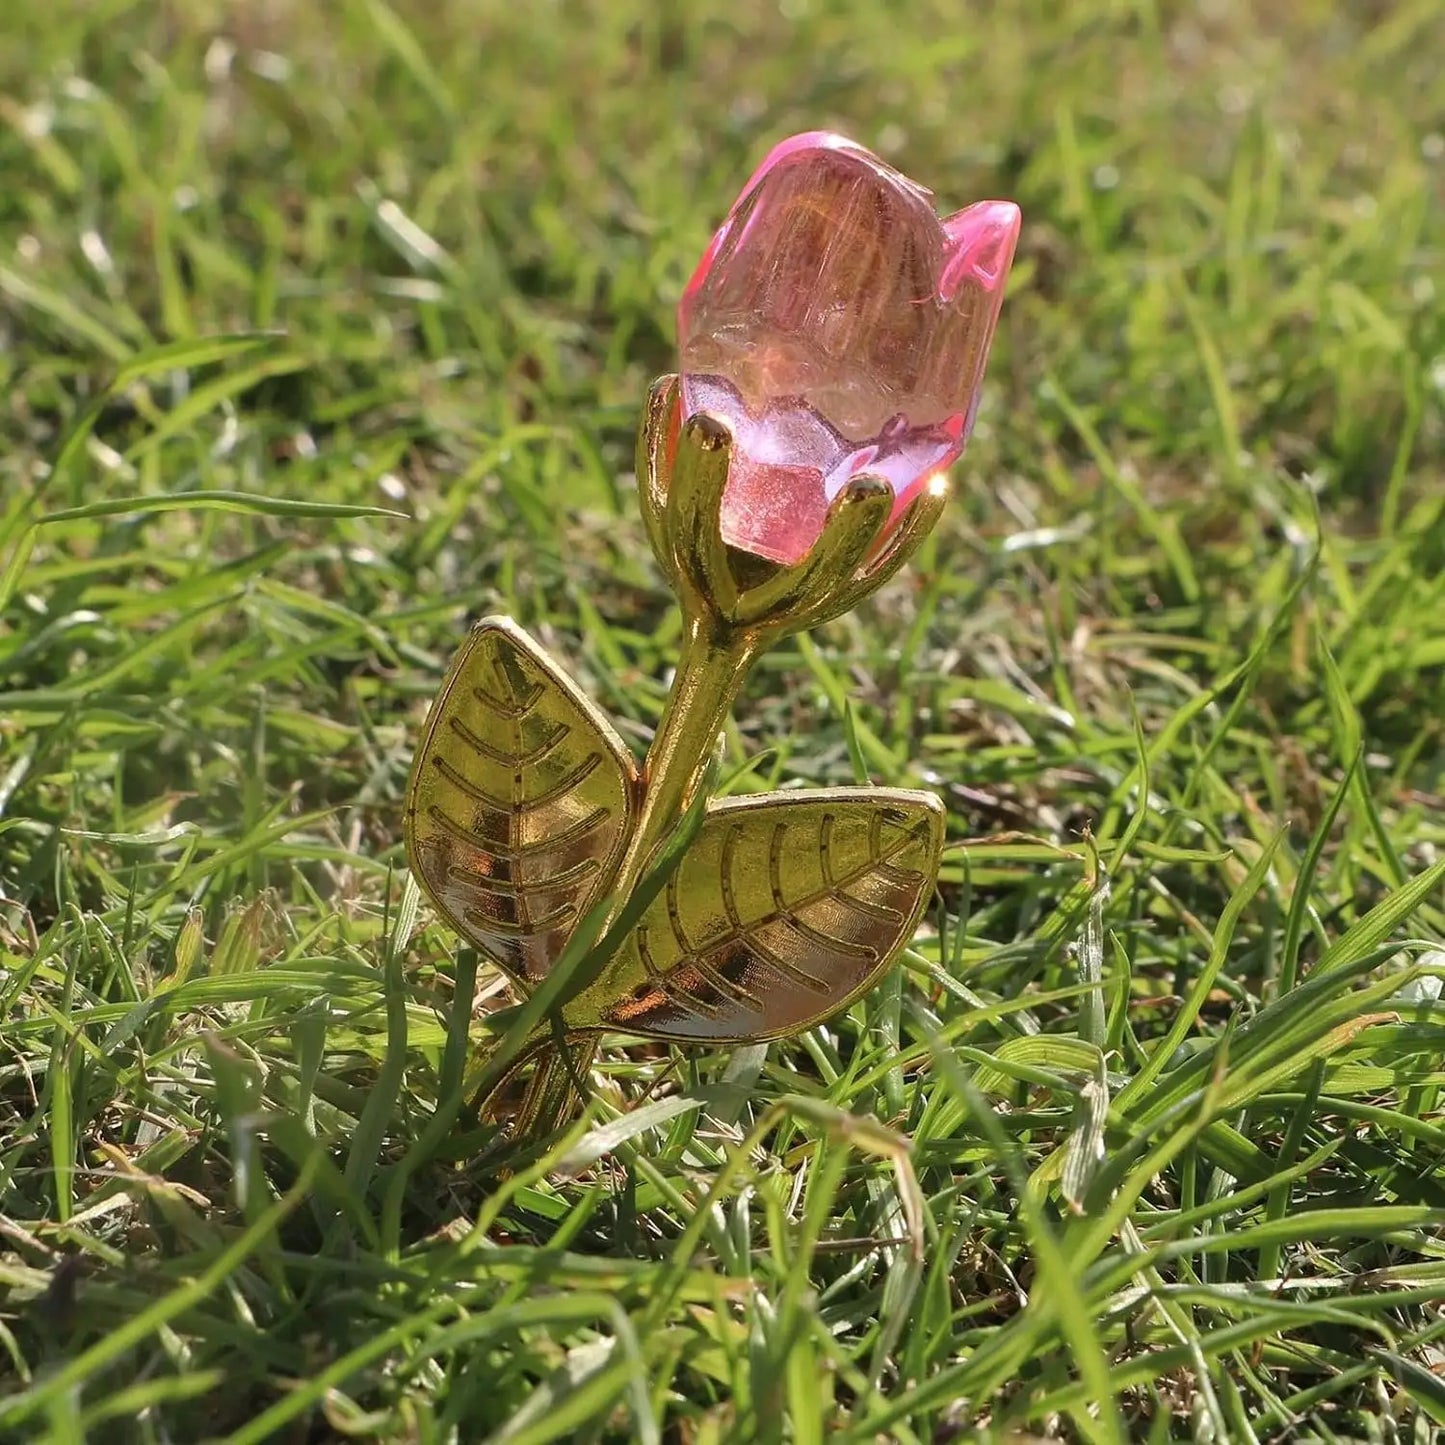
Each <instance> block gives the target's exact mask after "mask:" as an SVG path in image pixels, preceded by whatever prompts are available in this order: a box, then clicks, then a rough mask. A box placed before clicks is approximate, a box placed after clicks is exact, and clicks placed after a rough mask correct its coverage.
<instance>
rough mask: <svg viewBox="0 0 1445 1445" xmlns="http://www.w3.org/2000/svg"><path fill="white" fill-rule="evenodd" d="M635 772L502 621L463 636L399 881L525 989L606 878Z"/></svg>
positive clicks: (426, 759) (414, 790)
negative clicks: (405, 872) (410, 880)
mask: <svg viewBox="0 0 1445 1445" xmlns="http://www.w3.org/2000/svg"><path fill="white" fill-rule="evenodd" d="M636 804H637V769H636V764H635V763H634V761H633V759H632V756H631V754H630V753H629V752H628V750H627V748H626V746H625V745H624V744H623V742H622V740H621V739H620V738H619V737H618V736H617V734H616V733H615V732H614V731H613V730H612V727H611V725H610V724H609V723H608V721H607V719H606V718H605V717H603V715H602V714H601V712H599V711H598V709H597V708H596V707H595V706H593V704H592V703H591V702H590V701H589V700H588V699H587V698H586V697H584V696H583V694H582V693H581V692H579V691H578V689H577V686H576V684H575V683H573V682H572V680H571V679H570V678H568V677H567V676H566V675H565V674H564V673H562V672H561V671H560V670H558V669H557V667H556V664H555V663H553V662H552V661H551V659H550V658H548V657H547V655H546V654H545V653H544V652H542V650H541V649H540V648H539V647H538V646H537V645H536V643H534V642H533V641H532V640H531V638H529V637H528V636H527V634H526V633H525V632H523V631H522V630H521V628H519V627H517V626H516V624H515V623H513V622H512V621H511V620H510V619H509V618H505V617H489V618H486V619H485V620H484V621H482V622H480V623H479V624H478V625H477V627H476V628H475V629H474V630H473V632H472V635H471V637H470V638H468V640H467V642H466V644H465V645H464V646H463V648H462V650H461V651H460V653H458V655H457V659H456V661H455V662H454V663H453V664H452V667H451V671H450V672H449V673H448V675H447V679H446V681H445V682H444V683H443V684H442V690H441V692H440V694H439V695H438V698H437V701H436V703H435V704H434V705H433V707H432V710H431V714H430V716H429V717H428V719H427V725H426V731H425V732H424V733H423V735H422V740H421V745H420V746H419V747H418V749H417V754H416V762H415V763H414V764H413V766H412V775H411V784H410V787H409V790H408V793H407V810H406V811H407V816H406V833H407V849H408V852H409V854H410V858H411V866H412V871H413V872H414V873H415V874H416V877H417V880H418V881H419V882H420V883H421V885H422V887H423V888H424V889H425V890H426V892H427V894H428V896H429V897H430V898H431V900H432V902H433V903H434V904H435V905H436V907H437V908H438V910H440V912H441V913H442V915H443V916H444V917H445V918H446V920H447V922H448V923H450V924H451V926H452V927H453V928H455V929H456V930H457V932H458V933H460V934H461V935H462V937H463V938H465V939H467V940H468V941H470V942H471V943H472V944H474V945H475V946H476V947H477V948H480V949H481V950H482V951H483V952H485V953H486V954H487V955H488V956H489V957H490V958H491V959H493V960H494V961H495V962H496V963H497V964H498V966H499V967H501V968H502V969H504V970H505V971H506V972H507V973H508V974H510V975H511V976H512V978H513V979H515V980H516V981H517V982H518V983H519V984H521V985H522V986H524V987H527V986H535V984H536V983H537V981H538V980H539V979H541V978H542V977H543V976H544V975H545V974H546V972H547V970H548V968H549V967H550V966H551V965H552V963H553V962H554V961H555V959H556V958H557V956H558V955H559V954H560V952H561V950H562V945H563V943H565V941H566V939H567V936H568V934H569V933H571V931H572V929H573V927H575V925H576V923H577V921H578V919H580V918H581V917H582V916H583V914H585V913H586V912H587V910H588V909H589V908H590V907H591V905H592V904H593V902H594V901H595V900H596V898H597V896H598V894H599V893H600V892H601V890H602V889H603V888H605V887H606V886H607V885H608V883H609V882H610V881H611V880H612V877H613V874H614V873H615V872H616V869H617V864H618V861H619V859H620V857H621V854H622V850H623V848H624V846H625V845H626V842H627V838H628V836H629V834H630V833H631V831H632V826H633V820H634V814H635V811H636Z"/></svg>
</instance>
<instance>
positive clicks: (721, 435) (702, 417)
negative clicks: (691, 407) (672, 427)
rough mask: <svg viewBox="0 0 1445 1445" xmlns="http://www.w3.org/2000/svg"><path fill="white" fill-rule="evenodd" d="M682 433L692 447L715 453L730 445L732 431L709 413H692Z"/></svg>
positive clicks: (723, 422)
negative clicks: (685, 435)
mask: <svg viewBox="0 0 1445 1445" xmlns="http://www.w3.org/2000/svg"><path fill="white" fill-rule="evenodd" d="M683 431H684V432H685V433H686V434H687V437H688V440H689V441H691V442H692V444H693V445H694V446H697V447H701V448H702V450H703V451H705V452H715V451H717V450H718V449H719V448H721V447H726V446H731V445H732V439H733V434H732V429H731V428H730V427H729V426H728V424H727V423H726V422H725V421H722V420H720V419H719V418H718V417H715V416H713V415H712V414H711V413H710V412H706V411H698V412H694V413H693V414H692V415H691V416H690V417H688V419H687V423H686V425H685V426H684V427H683Z"/></svg>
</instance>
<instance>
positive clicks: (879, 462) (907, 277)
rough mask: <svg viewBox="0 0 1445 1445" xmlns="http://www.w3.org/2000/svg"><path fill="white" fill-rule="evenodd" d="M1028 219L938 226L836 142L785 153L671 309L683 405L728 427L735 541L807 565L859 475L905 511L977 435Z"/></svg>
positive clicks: (999, 209) (985, 210)
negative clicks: (1007, 286) (883, 484)
mask: <svg viewBox="0 0 1445 1445" xmlns="http://www.w3.org/2000/svg"><path fill="white" fill-rule="evenodd" d="M1018 230H1019V212H1018V208H1017V207H1016V206H1015V205H1013V203H1012V202H1009V201H985V202H981V203H979V204H978V205H974V206H970V207H968V208H967V209H966V210H963V211H960V212H958V214H957V215H955V216H952V217H950V218H949V219H948V220H947V221H943V222H940V220H939V219H938V217H937V215H936V214H935V213H934V210H933V207H932V204H931V200H930V197H929V193H928V192H927V191H925V190H924V189H923V188H922V187H920V186H918V185H916V184H915V183H914V182H912V181H910V180H909V179H908V178H907V177H905V176H903V175H901V174H899V172H897V171H895V170H893V169H892V168H891V167H889V166H887V165H885V164H884V163H883V162H882V161H880V160H879V159H878V158H877V157H876V156H874V155H872V154H871V153H870V152H868V151H866V150H864V149H863V148H862V147H861V146H858V145H856V144H855V143H854V142H852V141H849V140H847V139H846V138H845V137H843V136H839V135H835V134H833V133H831V132H823V131H813V132H808V133H807V134H804V135H800V136H793V137H791V138H790V139H788V140H785V141H783V142H781V143H780V144H779V145H777V146H775V147H774V148H773V149H772V150H771V151H770V152H769V153H768V155H767V157H766V158H765V159H764V161H763V163H762V164H761V165H760V166H759V167H758V169H757V171H756V172H754V174H753V176H752V178H751V179H750V180H749V182H748V184H747V186H746V187H745V188H744V190H743V193H742V195H741V196H740V198H739V200H738V202H737V204H736V205H735V206H734V207H733V209H732V211H731V213H730V214H729V216H728V218H727V220H726V221H725V222H724V223H723V225H722V226H721V227H720V228H719V229H718V232H717V234H716V235H715V236H714V237H713V240H712V243H711V245H709V247H708V249H707V252H706V253H705V254H704V256H703V258H702V261H701V263H700V264H699V266H698V268H697V271H696V273H695V274H694V276H693V278H692V280H691V281H690V283H689V284H688V287H687V289H686V291H685V292H684V294H683V298H682V302H681V304H680V306H679V308H678V330H679V340H680V343H681V351H682V377H683V401H684V405H685V407H686V409H687V410H688V411H689V412H692V411H697V410H704V409H705V410H708V411H711V412H713V413H714V414H716V415H718V416H720V417H721V418H722V419H724V420H725V421H726V422H727V423H728V424H729V426H730V427H731V428H732V431H733V437H734V446H735V450H734V461H733V467H732V471H731V474H730V477H729V482H728V486H727V490H726V493H725V495H724V498H723V508H722V526H723V535H724V537H725V539H726V540H727V541H728V542H729V543H731V544H732V545H734V546H738V547H743V548H746V549H747V550H748V551H752V552H755V553H757V554H758V555H760V556H764V557H768V558H771V559H772V560H774V561H778V562H784V563H792V562H797V561H800V560H801V559H802V558H803V557H804V556H806V555H807V552H808V550H809V548H810V547H811V546H812V544H813V542H814V541H815V540H816V539H817V535H818V532H819V530H820V529H821V527H822V524H823V520H824V517H825V516H826V508H827V502H828V500H829V499H830V498H832V497H833V496H836V495H837V493H838V492H839V491H840V490H841V489H842V487H843V486H844V485H846V483H847V482H848V480H849V479H850V478H851V477H853V476H856V475H858V474H859V473H860V472H863V471H867V472H869V473H871V474H872V475H875V476H881V477H883V478H884V479H885V480H887V481H888V483H889V484H890V485H891V486H892V487H893V490H894V493H895V496H896V498H897V502H896V505H895V508H894V518H895V520H896V518H897V517H898V516H899V515H901V513H902V511H903V510H904V508H905V507H906V505H907V503H908V501H909V500H911V498H912V497H913V496H914V495H916V493H917V491H918V489H919V488H920V487H922V486H924V485H926V484H927V483H928V481H929V480H930V479H931V478H932V477H933V476H935V475H936V474H937V473H938V472H939V471H940V470H941V469H942V468H944V467H946V466H947V465H948V464H949V463H950V462H952V461H953V460H954V459H955V458H956V457H957V456H958V455H959V453H960V452H961V451H962V449H963V446H964V444H965V442H966V441H967V438H968V433H969V431H970V429H971V427H972V422H973V415H974V411H975V409H976V406H977V399H978V393H979V388H980V385H981V382H982V378H983V368H984V363H985V361H986V359H987V355H988V349H989V343H990V341H991V339H992V335H993V330H994V326H995V325H996V323H997V319H998V311H999V306H1000V303H1001V300H1002V291H1003V284H1004V281H1005V279H1006V277H1007V273H1008V268H1009V265H1010V262H1011V261H1012V257H1013V250H1014V244H1015V242H1016V240H1017V237H1018Z"/></svg>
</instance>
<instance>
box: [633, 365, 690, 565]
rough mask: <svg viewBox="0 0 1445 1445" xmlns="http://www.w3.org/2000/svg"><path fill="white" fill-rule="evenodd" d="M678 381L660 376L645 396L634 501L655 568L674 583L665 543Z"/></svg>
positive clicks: (638, 435) (670, 558)
mask: <svg viewBox="0 0 1445 1445" xmlns="http://www.w3.org/2000/svg"><path fill="white" fill-rule="evenodd" d="M681 390H682V385H681V381H680V380H679V378H678V377H676V376H660V377H658V379H657V380H656V381H654V382H653V383H652V387H651V389H650V390H649V391H648V393H647V405H646V407H645V408H644V409H643V413H642V425H641V426H639V427H638V429H637V497H638V504H639V509H640V510H641V512H642V525H643V527H644V528H645V529H646V531H647V541H648V544H649V545H650V546H651V548H652V555H653V556H654V557H656V558H657V562H658V566H660V567H661V568H662V570H663V572H664V573H665V574H666V575H667V578H668V580H669V581H671V582H673V583H676V581H677V563H676V561H675V559H674V558H673V555H672V548H671V547H670V545H669V544H668V540H667V525H666V512H667V492H668V481H669V477H668V467H669V459H668V450H669V444H670V439H671V432H672V430H673V427H674V425H675V424H676V421H677V411H678V407H679V405H680V402H681V397H680V393H681Z"/></svg>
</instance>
